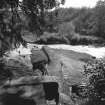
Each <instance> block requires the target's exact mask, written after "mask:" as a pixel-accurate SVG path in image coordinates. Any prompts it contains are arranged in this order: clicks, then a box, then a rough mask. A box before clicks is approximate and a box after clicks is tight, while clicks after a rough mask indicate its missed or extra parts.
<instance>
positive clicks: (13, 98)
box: [2, 94, 36, 105]
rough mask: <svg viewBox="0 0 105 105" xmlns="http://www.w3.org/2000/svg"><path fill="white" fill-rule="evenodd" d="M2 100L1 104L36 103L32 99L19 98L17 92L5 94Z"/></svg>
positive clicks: (30, 104) (31, 104)
mask: <svg viewBox="0 0 105 105" xmlns="http://www.w3.org/2000/svg"><path fill="white" fill-rule="evenodd" d="M2 102H3V105H36V103H35V101H34V100H31V99H24V98H21V97H19V95H18V94H6V95H5V96H4V97H3V99H2Z"/></svg>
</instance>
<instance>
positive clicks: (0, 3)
mask: <svg viewBox="0 0 105 105" xmlns="http://www.w3.org/2000/svg"><path fill="white" fill-rule="evenodd" d="M60 3H64V0H60V1H58V0H22V1H20V0H0V43H1V48H0V52H3V53H4V51H5V50H7V49H10V48H12V45H15V47H16V46H17V45H19V44H20V43H22V44H25V41H24V40H23V39H22V34H21V31H22V29H23V27H26V28H27V29H28V30H29V31H31V32H34V33H36V34H37V35H41V34H42V32H43V30H44V25H45V22H44V13H45V12H46V11H48V10H50V9H52V8H54V7H56V6H59V4H60ZM20 13H22V14H24V16H25V17H27V18H28V20H26V21H28V25H27V26H28V27H27V26H24V25H23V24H22V19H21V14H20ZM1 55H2V53H1Z"/></svg>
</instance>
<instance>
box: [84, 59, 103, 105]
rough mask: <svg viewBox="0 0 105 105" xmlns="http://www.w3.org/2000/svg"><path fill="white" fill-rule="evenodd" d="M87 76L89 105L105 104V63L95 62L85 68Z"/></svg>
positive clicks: (89, 63)
mask: <svg viewBox="0 0 105 105" xmlns="http://www.w3.org/2000/svg"><path fill="white" fill-rule="evenodd" d="M84 72H85V76H86V78H87V80H88V84H87V88H88V92H87V93H88V98H89V101H88V103H87V104H89V105H104V104H105V61H104V60H102V59H100V60H95V61H94V62H88V63H87V64H86V65H85V66H84Z"/></svg>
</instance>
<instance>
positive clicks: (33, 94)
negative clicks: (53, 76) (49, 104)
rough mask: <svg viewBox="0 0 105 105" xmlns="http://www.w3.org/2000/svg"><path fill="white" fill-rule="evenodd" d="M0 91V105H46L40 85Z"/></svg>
mask: <svg viewBox="0 0 105 105" xmlns="http://www.w3.org/2000/svg"><path fill="white" fill-rule="evenodd" d="M0 91H2V92H0V93H1V94H0V102H1V105H46V100H45V92H44V90H43V85H42V84H39V85H36V86H34V85H30V86H17V87H8V88H2V89H0Z"/></svg>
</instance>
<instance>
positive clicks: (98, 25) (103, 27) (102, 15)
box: [93, 0, 105, 38]
mask: <svg viewBox="0 0 105 105" xmlns="http://www.w3.org/2000/svg"><path fill="white" fill-rule="evenodd" d="M93 28H94V30H95V32H94V33H95V35H97V36H99V37H103V38H105V1H102V0H99V1H98V2H97V5H96V7H95V10H94V27H93Z"/></svg>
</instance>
